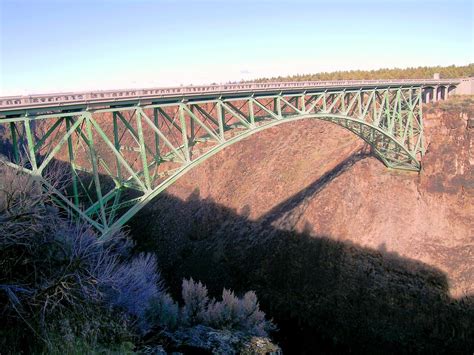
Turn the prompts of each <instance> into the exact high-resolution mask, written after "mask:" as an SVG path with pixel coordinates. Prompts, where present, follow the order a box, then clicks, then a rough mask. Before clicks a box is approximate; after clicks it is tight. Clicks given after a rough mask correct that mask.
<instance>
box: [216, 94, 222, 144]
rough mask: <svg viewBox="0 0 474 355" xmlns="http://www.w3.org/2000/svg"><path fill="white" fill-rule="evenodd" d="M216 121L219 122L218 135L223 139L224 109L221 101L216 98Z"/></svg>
mask: <svg viewBox="0 0 474 355" xmlns="http://www.w3.org/2000/svg"><path fill="white" fill-rule="evenodd" d="M216 111H217V122H218V123H219V135H220V137H221V139H222V140H224V111H223V109H222V101H221V100H217V103H216Z"/></svg>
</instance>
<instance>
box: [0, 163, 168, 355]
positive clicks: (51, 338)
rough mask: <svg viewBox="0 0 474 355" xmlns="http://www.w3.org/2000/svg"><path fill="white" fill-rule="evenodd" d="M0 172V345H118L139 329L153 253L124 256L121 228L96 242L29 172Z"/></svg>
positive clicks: (153, 281)
mask: <svg viewBox="0 0 474 355" xmlns="http://www.w3.org/2000/svg"><path fill="white" fill-rule="evenodd" d="M0 177H1V178H0V306H1V308H0V317H1V319H2V324H1V326H0V334H1V335H2V336H1V340H0V346H1V348H2V350H4V351H6V352H19V351H26V352H36V351H41V350H40V349H48V352H51V351H53V350H55V349H56V350H58V349H63V350H64V351H65V352H66V353H67V352H68V349H69V348H74V347H76V346H77V344H78V343H80V344H82V345H81V347H82V348H85V347H87V346H88V347H90V348H100V347H116V346H119V347H120V346H121V345H120V344H122V343H124V342H129V341H130V340H132V339H133V338H134V333H135V330H136V328H138V329H137V330H141V331H142V330H144V329H146V321H145V318H144V312H145V310H146V308H147V307H148V304H149V301H150V299H151V298H152V297H155V296H156V295H157V294H158V293H159V292H160V290H161V289H160V287H161V281H160V275H159V273H157V272H156V260H155V258H154V257H153V256H151V255H147V254H142V255H139V256H138V257H136V258H133V259H132V260H130V261H128V260H127V259H126V257H127V254H128V253H129V252H130V249H131V242H130V241H129V239H128V238H127V237H126V236H125V235H124V234H123V233H117V234H116V235H114V237H113V238H110V239H109V240H108V241H107V242H100V241H99V240H98V238H97V235H96V234H95V233H94V231H92V230H91V228H90V227H89V226H88V225H86V224H81V223H76V222H73V221H70V220H67V219H65V218H64V217H62V216H61V215H60V213H59V210H58V209H57V208H55V207H54V204H53V203H52V196H51V195H50V194H48V193H47V192H45V191H44V190H43V189H42V188H41V185H40V183H39V182H38V181H36V180H35V179H34V178H33V177H32V176H29V175H26V174H23V173H20V172H19V171H18V170H15V169H12V168H9V167H7V166H5V165H4V164H0ZM117 310H120V312H117ZM134 325H138V327H135V326H134Z"/></svg>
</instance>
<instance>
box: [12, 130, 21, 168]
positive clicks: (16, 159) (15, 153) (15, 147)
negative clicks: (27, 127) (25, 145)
mask: <svg viewBox="0 0 474 355" xmlns="http://www.w3.org/2000/svg"><path fill="white" fill-rule="evenodd" d="M10 132H11V135H12V145H13V161H14V162H15V163H17V164H18V163H19V162H20V154H19V149H18V148H19V147H18V137H17V132H16V124H15V122H10Z"/></svg>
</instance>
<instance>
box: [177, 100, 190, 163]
mask: <svg viewBox="0 0 474 355" xmlns="http://www.w3.org/2000/svg"><path fill="white" fill-rule="evenodd" d="M183 106H184V104H183V103H182V104H180V105H179V121H180V123H181V135H182V137H183V149H184V157H185V159H186V161H187V162H190V161H191V157H190V154H189V142H188V131H187V126H186V116H185V115H184V108H183Z"/></svg>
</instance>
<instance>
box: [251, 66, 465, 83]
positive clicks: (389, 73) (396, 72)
mask: <svg viewBox="0 0 474 355" xmlns="http://www.w3.org/2000/svg"><path fill="white" fill-rule="evenodd" d="M434 73H440V76H441V78H461V77H470V76H474V63H471V64H468V65H464V66H455V65H450V66H448V67H441V66H436V67H417V68H404V69H401V68H392V69H388V68H382V69H377V70H347V71H335V72H322V73H315V74H297V75H292V76H285V77H282V76H278V77H273V78H259V79H254V80H249V82H250V81H251V82H257V83H261V82H266V81H307V80H308V81H309V80H360V79H420V78H426V79H429V78H432V77H433V74H434Z"/></svg>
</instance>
